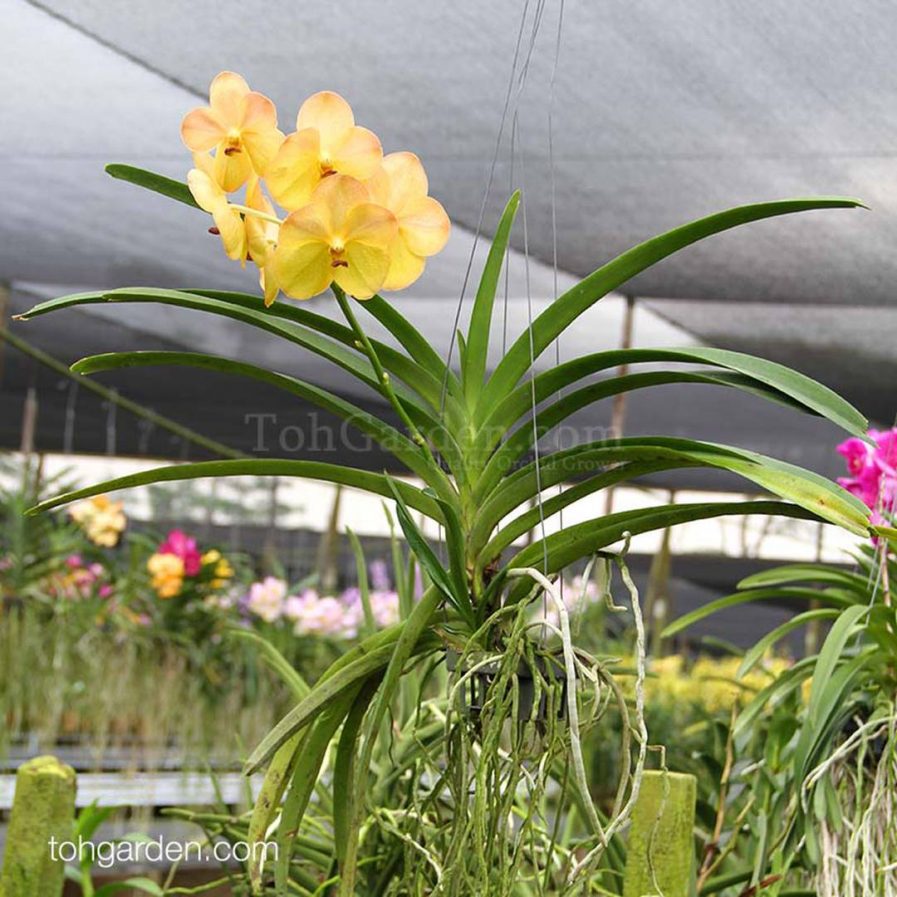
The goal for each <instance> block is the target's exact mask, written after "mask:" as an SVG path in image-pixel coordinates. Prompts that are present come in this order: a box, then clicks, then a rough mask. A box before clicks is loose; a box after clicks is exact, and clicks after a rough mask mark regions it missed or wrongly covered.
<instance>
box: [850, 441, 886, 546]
mask: <svg viewBox="0 0 897 897" xmlns="http://www.w3.org/2000/svg"><path fill="white" fill-rule="evenodd" d="M869 437H870V438H871V439H872V440H873V443H872V444H870V443H868V442H865V441H863V440H862V439H857V438H856V437H852V438H850V439H846V440H845V441H844V442H842V443H841V444H840V445H839V446H838V453H839V454H840V455H842V456H843V457H844V459H845V461H846V462H847V470H848V472H849V473H850V474H851V475H850V476H848V477H838V484H839V485H840V486H843V487H844V488H845V489H846V490H847V491H848V492H850V493H851V494H852V495H855V496H856V497H857V498H859V499H860V501H862V502H863V504H865V505H866V506H867V507H868V508H870V510H871V511H872V514H871V515H870V517H869V522H870V523H871V524H872V525H873V526H885V525H887V524H888V519H887V515H888V514H889V513H891V512H892V511H893V507H894V503H895V500H897V427H893V428H891V429H890V430H870V431H869ZM872 541H873V542H876V543H877V539H873V540H872Z"/></svg>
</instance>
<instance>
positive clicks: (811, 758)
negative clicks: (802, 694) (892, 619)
mask: <svg viewBox="0 0 897 897" xmlns="http://www.w3.org/2000/svg"><path fill="white" fill-rule="evenodd" d="M850 610H859V608H850ZM845 613H846V611H845ZM835 626H837V623H836V624H835ZM834 630H835V627H834V626H833V627H832V632H834ZM832 632H830V633H829V638H831V636H832ZM824 650H825V646H823V651H824ZM878 652H879V648H878V647H877V646H875V645H868V646H866V647H865V648H862V649H861V650H860V651H859V652H858V653H857V654H856V655H851V656H847V657H842V658H841V662H840V663H839V664H838V665H837V666H836V667H834V668H833V669H834V671H833V672H832V674H831V675H830V677H829V678H828V679H827V680H826V682H825V683H824V685H823V686H822V688H821V690H820V691H819V692H818V703H817V704H816V706H815V708H812V707H811V708H810V710H809V711H808V713H807V721H806V722H805V723H804V726H803V728H802V729H801V733H800V737H799V738H798V741H797V745H796V747H795V748H794V759H793V766H794V780H795V781H796V782H801V783H802V782H803V781H804V779H805V778H806V777H807V775H808V773H809V772H811V770H812V769H813V767H814V766H815V765H816V764H817V763H818V762H820V760H821V759H822V758H823V757H824V756H825V754H826V752H827V750H828V748H829V747H830V745H831V742H832V739H833V737H834V736H835V735H836V734H837V730H838V726H839V723H841V722H842V721H843V720H844V718H845V716H846V715H847V714H848V713H849V712H850V704H849V702H847V701H846V698H847V696H848V695H849V694H850V692H851V691H852V690H853V689H854V688H855V687H856V685H857V683H858V682H859V680H860V679H861V678H862V677H863V675H864V674H865V673H866V668H867V666H868V665H869V664H870V662H874V661H875V658H876V656H877V655H878ZM821 657H822V654H821V653H820V658H819V659H821ZM819 659H817V661H816V670H815V671H814V673H813V682H814V683H815V681H816V677H817V676H818V675H819ZM810 692H811V695H812V692H813V686H812V684H811V686H810Z"/></svg>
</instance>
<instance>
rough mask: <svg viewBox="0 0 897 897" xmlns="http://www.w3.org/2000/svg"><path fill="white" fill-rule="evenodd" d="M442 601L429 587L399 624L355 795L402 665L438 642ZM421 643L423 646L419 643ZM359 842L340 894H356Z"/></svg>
mask: <svg viewBox="0 0 897 897" xmlns="http://www.w3.org/2000/svg"><path fill="white" fill-rule="evenodd" d="M441 603H442V593H441V592H440V590H439V589H437V588H436V587H435V586H431V587H430V588H428V589H427V590H426V591H425V592H424V594H423V595H422V596H421V599H420V601H418V603H417V604H416V605H415V606H414V609H413V610H412V611H411V615H410V616H409V617H408V618H407V619H406V620H405V621H404V623H403V624H402V629H401V633H400V634H399V637H398V639H396V642H395V646H394V647H393V648H392V654H391V656H390V658H389V664H388V666H387V667H386V672H385V674H384V676H383V684H382V685H381V687H380V689H379V691H378V692H377V696H376V700H375V701H374V705H373V707H372V708H371V710H370V713H369V714H368V717H367V721H366V723H365V726H364V730H365V735H364V743H363V746H362V749H361V753H360V755H359V758H358V764H357V770H358V772H357V775H356V777H355V790H356V792H357V793H358V794H366V793H367V782H368V773H369V770H370V767H371V760H372V758H373V753H374V745H375V743H376V741H377V738H378V736H379V733H380V726H381V724H382V723H383V720H384V719H386V715H387V713H388V712H389V709H390V707H391V706H392V702H393V699H394V697H395V694H396V690H397V689H398V687H399V684H400V681H401V678H402V674H403V673H404V672H405V665H406V664H407V663H408V661H409V659H410V658H411V657H412V656H413V655H414V654H416V653H423V652H424V651H427V650H432V647H431V646H433V645H439V644H441V642H440V640H439V639H437V638H436V637H435V636H433V637H432V639H430V640H427V638H426V633H427V630H428V629H429V627H430V626H431V625H432V622H433V618H434V616H435V615H436V612H437V610H438V609H439V606H440V604H441ZM422 643H424V644H423V646H422ZM357 851H358V844H357V841H356V842H352V843H350V844H348V845H347V848H346V857H347V860H346V865H345V868H344V869H342V870H341V873H342V877H341V880H340V893H341V894H342V893H345V894H354V893H355V876H356V872H357V869H356V863H355V858H356V856H357Z"/></svg>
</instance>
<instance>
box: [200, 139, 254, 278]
mask: <svg viewBox="0 0 897 897" xmlns="http://www.w3.org/2000/svg"><path fill="white" fill-rule="evenodd" d="M193 158H194V161H195V162H196V166H197V167H196V168H193V169H191V170H190V172H189V173H188V175H187V186H188V187H189V188H190V192H191V193H192V194H193V198H194V199H195V200H196V204H197V205H198V206H199V207H200V208H201V209H202V210H203V211H205V212H208V213H209V214H210V215H211V216H212V220H213V221H214V222H215V229H216V230H217V232H218V234H219V236H220V237H221V244H222V245H223V246H224V252H225V254H226V255H227V257H228V258H231V259H234V260H236V261H239V262H241V263H242V264H245V263H246V253H247V251H248V248H249V242H248V237H247V230H246V225H245V224H244V222H243V216H242V215H241V214H240V211H239V210H238V209H235V208H234V207H233V206H232V205H231V204H230V202H228V199H227V193H225V192H224V190H223V188H222V187H221V186H220V185H219V184H218V182H217V181H216V180H215V177H214V174H213V172H212V166H213V162H212V160H211V159H210V158H209V157H208V156H203V155H200V154H196V155H195V156H194V157H193Z"/></svg>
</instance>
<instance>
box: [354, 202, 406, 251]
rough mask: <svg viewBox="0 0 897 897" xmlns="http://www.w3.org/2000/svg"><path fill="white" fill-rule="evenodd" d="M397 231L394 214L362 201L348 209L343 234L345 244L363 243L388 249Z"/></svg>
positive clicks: (381, 207)
mask: <svg viewBox="0 0 897 897" xmlns="http://www.w3.org/2000/svg"><path fill="white" fill-rule="evenodd" d="M397 232H398V225H397V223H396V216H395V215H393V213H392V212H390V211H389V209H385V208H384V207H383V206H378V205H375V204H374V203H372V202H364V203H361V204H360V205H356V206H354V207H353V208H352V209H350V210H349V213H348V214H347V215H346V221H345V230H344V231H343V234H344V235H345V237H344V238H345V243H346V245H347V246H348V245H350V244H352V243H363V244H365V245H366V246H375V247H378V248H380V249H388V248H389V246H390V244H391V243H392V241H393V239H394V238H395V236H396V234H397Z"/></svg>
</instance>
